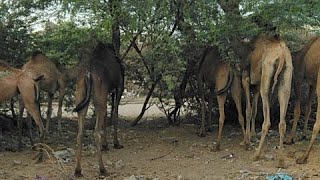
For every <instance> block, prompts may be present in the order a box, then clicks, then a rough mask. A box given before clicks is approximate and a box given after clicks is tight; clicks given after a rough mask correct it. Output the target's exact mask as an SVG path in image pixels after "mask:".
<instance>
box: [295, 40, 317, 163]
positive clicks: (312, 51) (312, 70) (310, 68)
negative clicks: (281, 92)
mask: <svg viewBox="0 0 320 180" xmlns="http://www.w3.org/2000/svg"><path fill="white" fill-rule="evenodd" d="M319 49H320V39H319V37H316V38H314V39H312V40H311V44H310V46H309V48H308V49H307V51H306V53H305V56H304V59H303V62H304V70H305V74H306V75H305V78H306V80H307V82H308V83H309V84H311V86H313V87H312V88H315V89H316V94H317V101H318V106H317V117H316V122H315V124H314V126H313V131H312V136H311V140H310V143H309V145H308V147H307V149H306V151H305V153H304V154H303V156H301V157H300V158H298V159H297V161H296V162H297V163H298V164H303V163H307V160H308V157H309V154H310V151H311V148H312V146H313V144H314V142H315V140H316V137H317V135H318V133H319V130H320V71H319V67H320V51H319ZM311 91H312V90H311ZM309 96H310V95H309ZM308 104H309V103H308ZM307 110H308V111H311V109H309V107H307ZM307 113H310V112H307Z"/></svg>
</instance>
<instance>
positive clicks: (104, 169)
mask: <svg viewBox="0 0 320 180" xmlns="http://www.w3.org/2000/svg"><path fill="white" fill-rule="evenodd" d="M100 175H101V176H107V175H108V173H107V170H106V168H105V167H102V168H100Z"/></svg>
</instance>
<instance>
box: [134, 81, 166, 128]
mask: <svg viewBox="0 0 320 180" xmlns="http://www.w3.org/2000/svg"><path fill="white" fill-rule="evenodd" d="M160 80H161V76H158V77H157V78H156V80H155V81H154V82H153V83H152V86H151V88H150V90H149V93H148V95H147V97H146V99H145V100H144V103H143V106H142V109H141V112H140V114H139V116H138V117H137V118H136V119H135V120H134V121H133V122H132V123H131V126H136V125H137V124H138V122H139V121H140V120H141V118H142V117H143V115H144V113H145V112H146V110H147V105H148V102H149V100H150V98H151V95H152V93H153V91H154V89H155V87H156V86H157V84H158V83H159V82H160Z"/></svg>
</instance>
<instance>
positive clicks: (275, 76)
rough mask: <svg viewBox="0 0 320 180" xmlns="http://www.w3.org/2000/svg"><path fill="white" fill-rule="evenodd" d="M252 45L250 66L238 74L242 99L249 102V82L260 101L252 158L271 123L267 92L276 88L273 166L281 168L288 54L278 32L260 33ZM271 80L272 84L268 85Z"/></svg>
mask: <svg viewBox="0 0 320 180" xmlns="http://www.w3.org/2000/svg"><path fill="white" fill-rule="evenodd" d="M253 45H254V49H253V51H252V52H251V53H250V54H249V62H250V70H249V72H247V73H243V75H244V74H245V75H247V76H242V83H243V87H244V89H245V91H246V93H245V94H246V96H247V97H246V99H247V100H249V101H247V103H250V97H248V95H249V96H250V92H249V90H250V89H249V87H250V84H251V85H255V86H256V91H255V95H254V97H256V99H258V97H259V94H260V96H261V98H262V103H263V117H264V121H263V125H262V134H261V139H260V142H259V146H258V148H257V150H256V152H255V154H254V157H253V159H254V160H258V159H259V158H260V156H261V150H262V147H263V145H264V142H265V138H266V135H267V133H268V130H269V127H270V125H271V122H270V103H269V101H270V98H269V95H270V93H271V94H273V93H274V91H275V90H277V92H278V101H279V104H280V123H279V133H280V149H279V157H278V164H277V166H278V167H282V168H284V167H285V162H284V147H283V141H284V134H285V131H286V121H285V116H286V111H287V107H288V102H289V98H290V91H291V80H292V72H293V66H292V58H291V54H290V51H289V49H288V47H287V46H286V44H285V42H284V41H283V40H281V39H280V37H278V36H269V35H260V36H259V37H258V38H256V39H255V40H254V41H253ZM250 46H252V45H250ZM272 81H273V84H272V86H270V85H271V82H272ZM278 81H280V82H278ZM256 105H257V103H255V102H253V107H252V109H253V111H254V110H255V109H256ZM246 113H252V115H254V112H251V109H250V110H248V111H246ZM247 117H251V115H250V114H249V115H248V114H247ZM252 118H255V117H252Z"/></svg>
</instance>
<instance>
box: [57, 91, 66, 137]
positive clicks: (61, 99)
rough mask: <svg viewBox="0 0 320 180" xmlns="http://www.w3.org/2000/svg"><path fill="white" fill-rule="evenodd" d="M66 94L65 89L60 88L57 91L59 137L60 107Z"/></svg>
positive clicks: (59, 128) (59, 133)
mask: <svg viewBox="0 0 320 180" xmlns="http://www.w3.org/2000/svg"><path fill="white" fill-rule="evenodd" d="M65 94H66V89H65V88H60V91H59V100H58V114H57V115H58V135H59V136H61V131H62V130H61V119H62V106H63V99H64V96H65Z"/></svg>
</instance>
